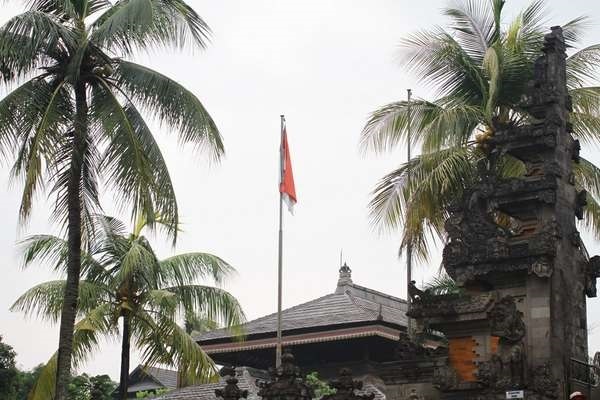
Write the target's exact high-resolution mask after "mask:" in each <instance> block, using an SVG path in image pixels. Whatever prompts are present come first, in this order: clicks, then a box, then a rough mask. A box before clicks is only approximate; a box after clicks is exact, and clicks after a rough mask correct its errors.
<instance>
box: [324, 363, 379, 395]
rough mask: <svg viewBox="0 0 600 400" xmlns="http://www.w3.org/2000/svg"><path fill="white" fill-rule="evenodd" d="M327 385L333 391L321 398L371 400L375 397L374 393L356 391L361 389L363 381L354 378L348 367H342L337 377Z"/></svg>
mask: <svg viewBox="0 0 600 400" xmlns="http://www.w3.org/2000/svg"><path fill="white" fill-rule="evenodd" d="M329 386H331V387H332V388H334V389H335V393H333V394H327V395H325V396H323V397H322V400H373V398H374V397H375V394H374V393H367V394H359V393H357V391H361V390H362V388H363V382H362V381H357V380H354V379H353V378H352V371H351V370H350V369H348V368H342V369H341V370H340V371H339V374H338V378H337V379H334V380H331V381H330V382H329Z"/></svg>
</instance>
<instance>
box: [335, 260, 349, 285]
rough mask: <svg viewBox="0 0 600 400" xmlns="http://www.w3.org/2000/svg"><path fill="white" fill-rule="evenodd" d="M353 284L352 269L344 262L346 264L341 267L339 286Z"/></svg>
mask: <svg viewBox="0 0 600 400" xmlns="http://www.w3.org/2000/svg"><path fill="white" fill-rule="evenodd" d="M351 284H352V270H351V269H350V267H349V266H348V264H346V262H344V264H343V265H342V266H341V267H340V278H339V279H338V287H340V286H346V285H351Z"/></svg>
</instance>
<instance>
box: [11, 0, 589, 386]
mask: <svg viewBox="0 0 600 400" xmlns="http://www.w3.org/2000/svg"><path fill="white" fill-rule="evenodd" d="M507 3H508V4H507V9H508V14H510V15H514V14H515V12H516V11H517V10H519V9H521V8H522V7H523V6H524V5H526V4H528V2H527V1H523V0H509V1H508V2H507ZM1 4H2V5H1V6H0V7H1V8H0V23H3V22H5V21H6V20H7V19H8V18H10V17H11V16H13V15H15V14H16V13H18V11H19V9H20V7H19V6H18V5H16V3H15V2H12V4H11V3H9V4H7V2H3V3H1ZM190 4H191V5H192V6H193V7H194V8H195V9H196V10H197V11H198V12H199V13H200V15H202V16H203V17H204V18H205V20H206V21H207V22H208V24H209V25H210V26H211V28H212V30H213V32H214V37H213V40H212V43H211V45H210V47H209V48H208V49H207V50H206V51H205V52H197V53H195V54H190V53H185V54H177V53H175V54H174V53H173V52H157V53H154V54H152V55H150V56H143V57H139V58H138V59H137V61H139V62H142V63H145V64H146V65H149V66H151V67H152V68H155V69H157V70H158V71H161V72H163V73H166V74H167V75H169V76H170V77H173V78H175V79H176V80H177V81H179V82H180V83H182V84H184V85H185V86H186V87H187V88H189V89H190V90H191V91H192V92H193V93H195V94H196V95H197V96H198V97H199V98H200V100H201V101H202V102H203V103H204V105H205V106H206V107H207V108H208V110H209V112H210V113H211V115H212V116H213V118H214V119H215V121H216V122H217V124H218V126H219V128H220V130H221V132H222V134H223V136H224V138H225V144H226V153H227V155H226V157H225V158H224V159H223V161H222V163H221V164H220V165H213V166H208V165H207V163H206V162H205V160H204V159H202V158H201V157H199V156H198V155H197V154H194V153H193V152H192V151H189V150H187V149H182V148H180V147H178V146H177V143H176V140H175V139H174V136H172V135H168V132H161V134H160V135H159V138H160V143H161V145H162V148H163V149H164V153H165V157H166V160H167V164H168V166H169V168H170V171H171V174H172V177H173V180H174V185H175V190H176V193H177V197H178V202H179V207H180V210H181V216H182V220H183V223H184V225H183V229H184V232H183V234H182V235H181V236H180V240H179V243H178V245H177V248H176V249H175V251H177V252H186V251H207V252H211V253H213V254H216V255H219V256H221V257H223V258H224V259H226V260H227V261H228V262H230V263H231V264H232V265H233V266H235V267H236V268H237V270H238V272H239V274H238V276H237V277H236V278H234V279H232V280H231V281H230V282H228V283H227V284H226V286H225V287H226V288H227V289H228V290H230V291H231V293H233V294H234V295H235V296H236V297H237V298H238V299H239V300H240V302H241V303H242V305H243V307H244V310H245V311H246V313H247V315H248V317H249V318H255V317H259V316H261V315H265V314H267V313H271V312H274V311H275V310H276V282H277V278H276V267H277V210H278V208H277V207H278V193H277V174H278V172H277V171H278V141H279V115H280V114H285V115H286V117H287V122H288V135H289V142H290V147H291V152H292V160H293V166H294V174H295V180H296V190H297V194H298V205H297V207H296V212H295V216H293V217H288V215H286V216H285V234H284V235H285V255H284V257H285V262H284V265H285V266H284V268H285V275H284V285H285V287H284V305H285V306H291V305H295V304H298V303H301V302H304V301H307V300H311V299H313V298H316V297H318V296H322V295H325V294H328V293H330V292H332V291H333V290H334V288H335V284H336V281H337V274H338V272H337V270H338V268H339V257H340V249H343V251H344V259H345V260H346V261H347V262H348V264H349V265H350V267H351V268H352V270H353V280H354V282H356V283H358V284H361V285H364V286H367V287H370V288H373V289H376V290H380V291H383V292H385V293H389V294H392V295H396V296H400V297H404V295H405V289H404V287H405V280H404V276H405V270H404V268H403V265H404V261H403V260H400V259H398V257H397V247H398V246H397V243H398V235H397V234H395V235H394V234H392V235H383V236H382V235H379V234H377V233H376V232H374V231H373V229H372V228H371V227H370V225H369V220H368V215H367V208H366V205H367V202H368V199H369V193H370V191H371V190H372V189H373V187H374V185H375V184H376V182H377V180H378V179H379V178H380V177H382V176H383V175H384V174H385V173H386V172H388V171H390V170H391V169H392V168H394V167H396V166H397V165H399V164H400V163H401V162H402V161H404V154H405V152H404V151H399V152H397V153H396V154H388V155H385V156H374V155H367V156H362V155H361V154H360V152H359V150H358V140H359V134H360V131H361V128H362V126H363V124H364V122H365V120H366V117H367V115H368V113H369V112H370V111H372V110H374V109H376V108H377V107H378V106H381V105H384V104H386V103H388V102H391V101H394V100H399V99H403V98H404V97H405V96H406V89H407V88H412V89H413V92H414V94H415V96H417V97H421V96H423V97H427V95H428V90H427V88H425V87H423V86H422V85H419V84H418V83H417V82H416V79H415V77H414V76H412V75H409V74H407V73H406V72H405V71H403V70H402V69H401V68H400V67H399V66H398V64H397V55H398V54H397V51H398V42H399V40H400V39H401V38H402V37H404V36H405V35H406V34H408V33H410V32H412V31H415V30H417V29H422V28H428V27H432V26H433V25H435V24H443V23H444V18H443V17H442V16H441V13H440V10H441V8H442V7H443V6H444V5H445V4H447V3H446V1H444V0H421V1H418V2H415V1H408V0H303V1H299V0H270V1H268V0H253V1H248V0H219V1H208V0H190ZM590 4H592V2H590V1H589V0H570V1H568V2H566V1H564V0H550V1H548V6H549V9H550V11H551V14H550V21H551V24H550V23H549V26H550V25H554V24H560V23H564V22H566V21H568V20H569V19H571V18H573V17H575V16H578V15H581V14H586V15H589V16H590V17H592V19H593V21H594V22H595V23H597V22H600V8H599V7H597V6H594V7H590ZM586 39H587V43H591V42H600V28H599V26H598V25H597V24H595V25H594V26H593V27H592V28H591V29H590V33H589V35H588V37H587V38H586ZM3 95H4V94H3V93H0V97H1V96H3ZM156 131H157V132H160V129H156ZM594 150H597V149H589V148H588V149H584V152H583V153H584V155H585V156H586V157H589V158H591V159H592V160H593V161H594V162H596V163H599V162H600V156H597V155H594V154H593V151H594ZM8 174H9V168H8V167H7V166H6V165H4V166H2V167H0V187H1V188H4V190H5V193H6V194H5V195H4V196H2V197H1V198H0V210H2V213H3V215H4V223H3V224H2V225H0V266H1V268H2V275H1V276H2V279H1V280H0V335H3V336H4V340H5V341H6V342H7V343H9V344H11V345H12V346H13V347H14V348H15V350H16V351H17V353H18V357H17V361H18V363H19V365H20V366H21V367H23V368H31V367H33V366H35V365H37V364H39V363H42V362H45V361H46V360H47V359H48V357H49V356H50V355H51V354H52V353H53V352H54V351H55V349H56V346H57V342H58V328H57V326H52V325H50V324H48V323H45V322H40V321H38V320H36V319H25V318H24V317H23V316H22V315H20V314H16V313H11V312H9V311H8V307H9V306H10V305H11V304H12V303H13V302H14V300H15V299H16V298H17V297H18V296H19V295H20V294H22V293H23V292H24V291H25V290H26V289H28V288H29V287H31V286H33V285H34V284H37V283H39V282H42V281H45V280H48V279H55V278H54V277H53V276H52V275H50V274H49V273H48V272H47V270H46V269H44V268H43V267H38V268H31V269H30V270H27V271H24V272H23V271H22V270H21V268H20V262H19V249H18V247H17V246H16V243H17V242H18V240H20V239H22V238H24V237H25V236H26V235H28V234H34V233H47V232H51V231H52V230H53V229H54V228H53V227H52V226H51V225H50V224H49V223H48V211H47V204H48V203H46V198H45V197H44V196H40V198H39V199H38V202H37V204H38V205H39V206H38V207H37V208H36V212H35V213H34V215H33V217H32V219H31V221H30V223H29V224H28V225H27V226H26V227H22V226H19V225H18V221H17V213H18V206H19V195H20V189H21V186H20V185H19V184H18V183H12V184H11V183H10V180H9V178H8ZM104 205H105V209H106V211H107V212H111V213H112V212H114V210H115V207H114V206H113V205H112V204H111V198H110V196H106V197H105V199H104ZM584 237H585V238H586V239H587V240H586V244H587V246H588V250H589V251H590V253H591V254H600V245H599V244H598V243H594V242H593V241H592V240H591V238H590V237H589V235H584ZM155 243H156V246H157V248H159V249H160V251H159V253H160V254H161V255H162V256H168V255H170V254H172V252H173V249H171V248H170V246H168V245H166V244H165V243H164V241H163V240H162V238H160V237H156V238H155ZM440 252H441V249H438V251H437V253H440ZM439 260H440V257H439V255H436V256H434V257H433V260H432V262H431V263H430V264H429V265H420V266H419V268H417V270H416V272H415V274H416V277H417V280H418V281H419V282H421V281H423V280H427V279H428V277H429V276H430V275H431V274H433V273H435V272H436V271H437V269H438V266H439ZM599 311H600V302H598V301H597V300H596V299H591V300H589V301H588V316H589V319H588V324H589V327H590V352H592V353H593V352H594V351H596V350H600V329H595V328H596V327H598V324H599V323H600V315H599V313H598V312H599ZM137 362H138V359H137V358H136V357H134V359H133V360H132V368H133V367H134V366H135V365H136V363H137ZM118 366H119V346H118V344H117V343H103V344H102V348H101V351H99V352H97V353H96V355H95V356H94V358H93V361H91V362H89V363H88V364H87V365H86V366H85V367H84V370H85V371H87V372H89V373H93V374H99V373H108V374H110V375H111V376H112V377H113V378H115V379H116V378H117V377H118Z"/></svg>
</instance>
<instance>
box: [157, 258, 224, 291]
mask: <svg viewBox="0 0 600 400" xmlns="http://www.w3.org/2000/svg"><path fill="white" fill-rule="evenodd" d="M159 264H160V279H161V285H163V286H172V285H189V284H192V283H194V282H197V281H198V280H199V279H205V278H212V279H213V280H214V281H215V282H216V283H218V284H219V283H222V282H223V280H224V279H226V278H227V277H228V276H230V275H231V274H233V273H234V272H235V269H234V268H233V267H232V266H231V265H229V264H228V263H227V262H225V261H224V260H223V259H221V258H219V257H217V256H214V255H212V254H208V253H184V254H178V255H176V256H173V257H169V258H166V259H164V260H161V261H160V262H159Z"/></svg>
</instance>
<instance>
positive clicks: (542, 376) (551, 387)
mask: <svg viewBox="0 0 600 400" xmlns="http://www.w3.org/2000/svg"><path fill="white" fill-rule="evenodd" d="M529 389H530V390H532V391H534V392H535V393H537V394H539V395H541V396H545V397H547V398H551V399H556V398H558V380H557V379H556V378H554V374H553V373H552V366H551V365H550V363H546V364H543V365H539V366H537V367H535V368H534V369H533V371H531V381H530V384H529Z"/></svg>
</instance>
